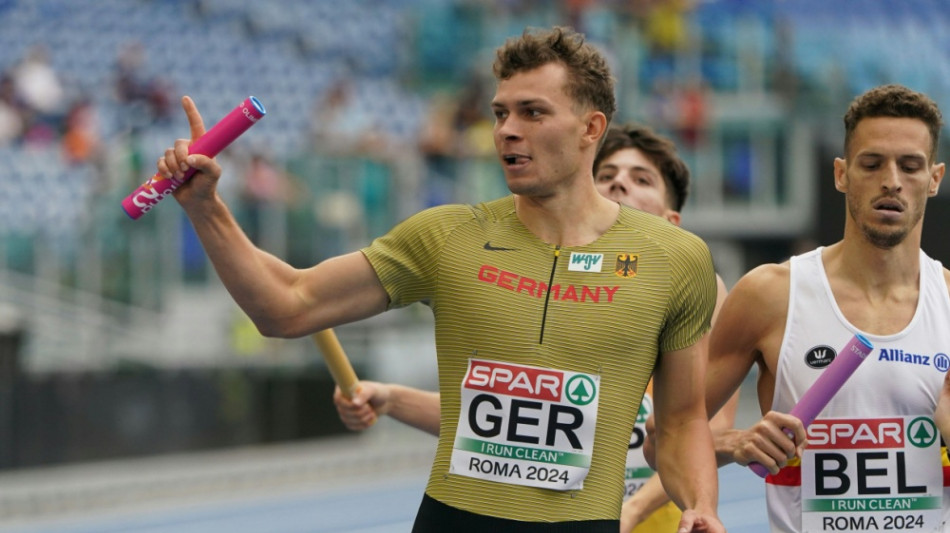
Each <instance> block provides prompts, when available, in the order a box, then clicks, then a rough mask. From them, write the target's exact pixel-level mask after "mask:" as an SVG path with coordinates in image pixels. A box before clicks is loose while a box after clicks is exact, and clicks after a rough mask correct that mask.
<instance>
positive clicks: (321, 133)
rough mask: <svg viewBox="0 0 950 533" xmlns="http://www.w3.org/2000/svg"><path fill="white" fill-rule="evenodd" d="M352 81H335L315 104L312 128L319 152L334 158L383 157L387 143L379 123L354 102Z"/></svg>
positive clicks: (360, 105) (348, 78)
mask: <svg viewBox="0 0 950 533" xmlns="http://www.w3.org/2000/svg"><path fill="white" fill-rule="evenodd" d="M355 96H356V90H355V83H354V81H353V79H352V78H351V77H349V76H344V77H341V78H339V79H338V80H336V81H335V82H334V83H333V84H332V85H331V86H330V88H329V89H327V90H326V91H325V92H324V93H323V94H322V95H321V96H320V97H319V99H318V100H317V103H316V106H315V107H314V110H313V114H312V119H311V128H312V131H311V133H312V137H313V146H314V148H315V149H316V150H317V151H318V152H322V153H327V154H335V155H372V156H384V155H386V152H387V150H388V149H389V144H390V143H389V139H388V138H387V136H386V135H385V133H383V131H382V129H381V128H380V127H379V123H378V119H377V118H376V117H375V116H374V114H373V113H372V112H370V111H369V110H367V107H366V106H365V105H363V104H362V103H361V102H359V101H357V99H356V98H355Z"/></svg>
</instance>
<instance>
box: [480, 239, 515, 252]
mask: <svg viewBox="0 0 950 533" xmlns="http://www.w3.org/2000/svg"><path fill="white" fill-rule="evenodd" d="M485 249H486V250H488V251H490V252H517V251H518V249H517V248H503V247H501V246H492V245H491V241H488V242H486V243H485Z"/></svg>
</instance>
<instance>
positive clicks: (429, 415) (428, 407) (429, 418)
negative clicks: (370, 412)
mask: <svg viewBox="0 0 950 533" xmlns="http://www.w3.org/2000/svg"><path fill="white" fill-rule="evenodd" d="M390 387H391V388H390V392H389V405H388V408H389V410H388V412H387V414H388V415H389V416H390V417H392V418H395V419H396V420H398V421H400V422H402V423H404V424H408V425H410V426H412V427H414V428H417V429H421V430H422V431H425V432H426V433H429V434H431V435H435V436H436V437H438V436H439V417H440V415H441V413H442V409H441V407H440V405H439V399H440V395H439V393H438V392H430V391H424V390H420V389H415V388H411V387H404V386H402V385H391V386H390Z"/></svg>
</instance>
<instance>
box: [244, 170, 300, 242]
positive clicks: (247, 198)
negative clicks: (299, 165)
mask: <svg viewBox="0 0 950 533" xmlns="http://www.w3.org/2000/svg"><path fill="white" fill-rule="evenodd" d="M242 178H243V179H242V181H241V191H240V200H241V211H242V213H243V215H244V223H243V224H242V226H243V227H244V229H245V231H246V232H247V235H248V238H250V239H251V241H252V242H253V243H254V244H257V245H259V246H265V247H268V248H269V249H272V246H267V245H268V244H271V243H263V242H261V241H262V237H263V235H264V234H265V233H267V231H266V228H267V226H268V224H270V223H272V222H269V220H271V219H273V218H274V217H282V216H284V215H285V211H286V207H287V205H288V204H289V203H290V202H291V200H292V199H293V197H294V194H293V187H292V183H291V180H290V179H289V177H288V175H287V173H286V172H285V171H284V170H283V169H282V168H280V167H278V165H276V164H275V163H274V161H273V160H272V159H271V158H270V157H269V156H268V155H266V154H264V153H263V152H259V151H258V152H254V153H253V154H251V160H250V162H249V164H248V165H247V167H246V170H245V171H244V173H243V176H242Z"/></svg>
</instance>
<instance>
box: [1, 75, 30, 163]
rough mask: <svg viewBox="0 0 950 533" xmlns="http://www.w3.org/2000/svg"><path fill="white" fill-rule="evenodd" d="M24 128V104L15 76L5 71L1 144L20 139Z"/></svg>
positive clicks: (3, 78) (2, 87) (2, 85)
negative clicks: (20, 99)
mask: <svg viewBox="0 0 950 533" xmlns="http://www.w3.org/2000/svg"><path fill="white" fill-rule="evenodd" d="M24 129H25V123H24V118H23V106H22V105H21V104H20V103H19V102H18V100H17V97H16V89H15V87H14V85H13V78H12V77H11V76H10V75H9V74H7V73H4V74H3V75H2V76H0V146H6V145H8V144H12V143H14V142H16V141H18V140H19V139H20V138H21V137H22V136H23V131H24Z"/></svg>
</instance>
